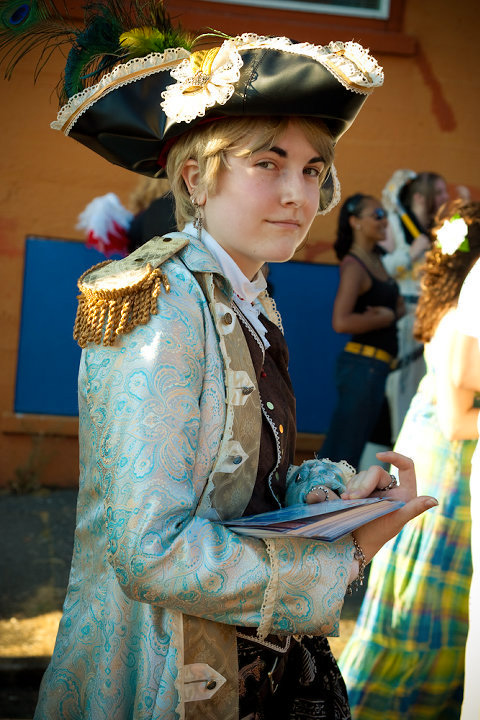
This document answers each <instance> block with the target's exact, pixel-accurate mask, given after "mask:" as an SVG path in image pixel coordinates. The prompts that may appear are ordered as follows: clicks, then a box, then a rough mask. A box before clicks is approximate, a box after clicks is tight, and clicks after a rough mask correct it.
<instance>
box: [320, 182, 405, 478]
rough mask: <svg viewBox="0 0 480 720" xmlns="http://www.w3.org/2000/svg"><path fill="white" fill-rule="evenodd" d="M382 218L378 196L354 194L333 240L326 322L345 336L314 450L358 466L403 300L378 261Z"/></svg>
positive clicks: (376, 414)
mask: <svg viewBox="0 0 480 720" xmlns="http://www.w3.org/2000/svg"><path fill="white" fill-rule="evenodd" d="M386 229H387V217H386V213H385V210H384V209H383V207H382V206H381V204H380V203H379V202H378V200H377V199H376V198H374V197H372V196H370V195H364V194H362V193H357V194H355V195H352V196H351V197H349V198H348V199H347V200H346V202H345V203H344V204H343V206H342V208H341V210H340V217H339V222H338V231H337V239H336V242H335V244H334V248H335V252H336V254H337V257H338V259H339V260H340V261H341V264H340V284H339V287H338V290H337V295H336V298H335V303H334V306H333V316H332V324H333V329H334V330H335V331H336V332H338V333H348V334H350V335H351V336H352V337H351V340H350V341H349V342H348V343H347V344H346V345H345V348H344V350H343V351H342V353H341V354H340V355H339V357H338V359H337V367H336V386H337V392H338V398H337V405H336V407H335V410H334V413H333V416H332V420H331V423H330V427H329V430H328V433H327V436H326V438H325V441H324V443H323V445H322V447H321V450H320V451H319V453H320V454H321V456H322V457H329V458H331V459H332V460H335V459H340V458H345V459H346V460H347V461H348V462H349V463H351V464H352V465H353V466H354V467H358V464H359V462H360V458H361V455H362V452H363V449H364V447H365V445H366V443H367V442H368V440H369V439H370V437H371V434H372V432H373V430H374V428H375V425H376V423H377V420H378V418H379V416H380V412H381V409H382V405H383V402H384V391H385V383H386V380H387V376H388V373H389V371H390V369H391V367H392V365H393V362H394V360H395V357H396V355H397V329H396V321H397V318H398V317H400V316H401V314H402V313H403V303H402V300H401V297H400V295H399V291H398V287H397V284H396V282H395V281H394V280H393V279H392V278H391V277H390V276H389V275H388V274H387V272H386V270H385V268H384V267H383V264H382V261H381V254H382V251H381V250H380V248H379V243H380V242H382V241H383V240H385V234H386Z"/></svg>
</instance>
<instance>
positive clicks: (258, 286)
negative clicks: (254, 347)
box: [184, 223, 270, 349]
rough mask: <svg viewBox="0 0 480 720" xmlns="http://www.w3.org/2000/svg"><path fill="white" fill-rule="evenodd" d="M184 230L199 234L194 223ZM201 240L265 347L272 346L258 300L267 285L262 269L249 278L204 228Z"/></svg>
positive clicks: (186, 226) (191, 233)
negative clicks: (218, 266) (261, 317)
mask: <svg viewBox="0 0 480 720" xmlns="http://www.w3.org/2000/svg"><path fill="white" fill-rule="evenodd" d="M184 232H185V233H188V235H193V236H196V235H197V231H196V229H195V228H194V226H193V223H188V224H187V225H185V228H184ZM201 240H202V243H203V244H204V245H205V247H206V248H207V250H208V251H209V252H210V253H211V254H212V255H213V257H214V258H215V259H216V261H217V262H218V264H219V265H220V267H221V269H222V272H223V274H224V275H225V277H226V278H227V280H228V281H229V282H230V284H231V286H232V290H233V300H234V302H235V304H236V306H237V307H238V308H239V309H240V310H241V311H242V313H243V314H244V315H245V317H246V318H247V320H248V321H249V322H250V323H251V325H253V327H254V328H255V330H256V332H257V333H258V334H259V335H260V338H261V340H262V342H263V344H264V346H265V349H267V348H268V347H270V343H269V342H268V340H267V338H266V334H267V330H266V328H265V325H264V324H263V323H262V321H261V320H260V317H259V316H260V304H259V303H258V301H257V298H258V296H259V295H260V293H262V292H263V291H264V290H265V289H266V287H267V281H266V280H265V276H264V275H263V273H262V271H261V270H259V271H258V273H257V274H256V275H255V277H254V279H253V280H249V279H248V278H247V276H246V275H245V274H244V273H243V272H242V271H241V270H240V268H239V267H238V265H237V263H236V262H235V261H234V260H233V258H232V257H231V256H230V255H229V254H228V253H227V251H226V250H224V248H223V247H222V246H221V245H220V244H219V243H218V242H217V241H216V240H215V238H213V237H212V236H211V235H210V233H208V232H207V231H206V230H205V229H203V228H202V236H201Z"/></svg>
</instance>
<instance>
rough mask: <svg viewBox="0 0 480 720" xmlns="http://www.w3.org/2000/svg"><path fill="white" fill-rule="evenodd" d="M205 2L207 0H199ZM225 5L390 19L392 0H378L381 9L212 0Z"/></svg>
mask: <svg viewBox="0 0 480 720" xmlns="http://www.w3.org/2000/svg"><path fill="white" fill-rule="evenodd" d="M199 1H200V2H205V1H206V0H199ZM210 2H216V3H223V4H225V5H243V6H248V7H264V8H269V9H272V10H289V11H291V12H309V13H315V14H321V15H335V16H337V17H339V18H344V17H347V18H353V19H356V18H369V19H372V20H388V18H389V16H390V5H391V0H378V3H379V6H380V7H379V9H378V10H370V9H368V8H360V7H351V6H347V5H345V6H344V7H341V6H340V5H338V6H336V7H335V6H331V5H327V4H326V3H324V2H321V0H320V2H308V0H210Z"/></svg>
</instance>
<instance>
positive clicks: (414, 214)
mask: <svg viewBox="0 0 480 720" xmlns="http://www.w3.org/2000/svg"><path fill="white" fill-rule="evenodd" d="M382 199H383V203H384V205H385V208H386V209H387V210H388V232H387V239H386V241H385V243H383V248H384V249H385V250H387V253H386V254H385V255H384V256H383V264H384V266H385V268H386V270H387V272H388V273H389V274H390V275H391V276H392V277H394V278H395V279H396V280H397V282H398V284H399V287H400V292H401V294H402V296H403V298H404V300H405V306H406V313H405V315H404V316H403V317H402V318H401V319H400V320H399V322H398V326H397V329H398V341H399V353H398V363H397V367H396V369H395V370H394V371H393V372H391V373H390V376H389V377H388V380H387V398H388V403H389V408H390V420H391V426H392V440H393V441H395V440H396V438H397V437H398V433H399V432H400V428H401V426H402V423H403V420H404V418H405V415H406V412H407V410H408V408H409V405H410V402H411V400H412V398H413V396H414V395H415V393H416V391H417V388H418V383H419V382H420V380H421V379H422V377H423V376H424V374H425V361H424V359H423V346H422V344H421V343H419V342H417V341H416V340H415V339H414V337H413V325H414V322H415V308H416V305H417V302H418V297H419V293H420V274H421V268H422V265H423V262H424V259H425V252H426V251H427V250H428V249H429V248H430V245H431V239H430V230H431V228H432V225H433V222H434V218H435V215H436V213H437V211H438V210H439V208H440V207H441V205H443V204H444V203H445V202H447V200H448V199H449V194H448V189H447V184H446V182H445V180H444V179H443V177H442V176H441V175H438V174H437V173H434V172H420V173H415V172H413V170H397V171H396V172H394V174H393V175H392V177H391V178H390V180H389V181H388V183H387V184H386V186H385V188H384V189H383V193H382Z"/></svg>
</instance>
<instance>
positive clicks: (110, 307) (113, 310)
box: [73, 260, 170, 347]
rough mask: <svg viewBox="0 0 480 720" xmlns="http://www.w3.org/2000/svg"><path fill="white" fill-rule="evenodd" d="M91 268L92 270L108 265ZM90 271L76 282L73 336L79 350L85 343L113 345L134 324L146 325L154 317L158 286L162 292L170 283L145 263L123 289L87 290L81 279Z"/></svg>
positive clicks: (166, 290)
mask: <svg viewBox="0 0 480 720" xmlns="http://www.w3.org/2000/svg"><path fill="white" fill-rule="evenodd" d="M110 262H111V261H110V260H107V261H106V262H105V263H101V264H100V265H96V266H95V270H98V269H99V268H100V267H102V266H104V265H106V264H108V263H110ZM93 269H94V268H90V269H89V270H87V271H86V272H85V273H83V275H82V276H81V278H80V279H79V281H78V288H79V290H80V293H81V294H80V295H79V296H78V309H77V316H76V319H75V327H74V330H73V337H74V339H75V340H76V341H77V342H78V344H79V345H80V347H85V346H86V345H87V344H88V343H89V342H92V343H95V344H96V345H100V344H102V342H103V344H104V345H113V344H114V342H115V340H116V338H117V336H118V335H126V334H127V333H129V332H131V331H132V330H133V329H134V328H135V327H137V325H146V324H147V323H148V322H149V320H150V317H151V316H152V315H156V314H157V299H158V296H159V295H160V292H161V289H162V285H163V288H164V290H165V292H169V291H170V284H169V282H168V279H167V277H166V275H165V274H164V273H162V271H161V270H160V269H159V268H155V269H154V268H152V266H151V265H150V263H148V264H147V265H146V266H145V268H144V271H145V272H144V274H143V276H142V277H141V278H140V280H138V281H136V282H132V283H131V284H130V285H127V286H124V287H116V288H115V287H113V288H105V287H103V288H102V287H90V286H89V285H88V284H85V283H84V282H83V281H84V279H85V278H86V277H87V276H88V275H89V273H91V271H92V270H93Z"/></svg>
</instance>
